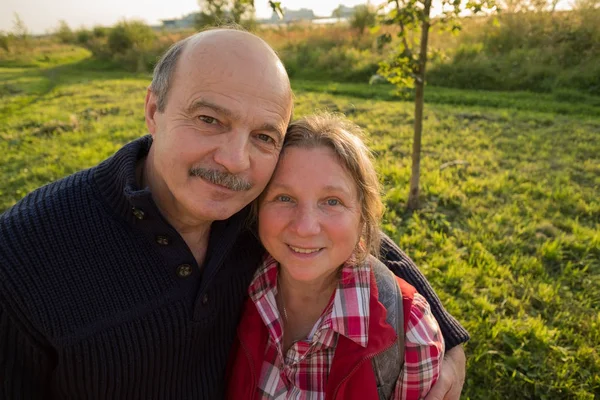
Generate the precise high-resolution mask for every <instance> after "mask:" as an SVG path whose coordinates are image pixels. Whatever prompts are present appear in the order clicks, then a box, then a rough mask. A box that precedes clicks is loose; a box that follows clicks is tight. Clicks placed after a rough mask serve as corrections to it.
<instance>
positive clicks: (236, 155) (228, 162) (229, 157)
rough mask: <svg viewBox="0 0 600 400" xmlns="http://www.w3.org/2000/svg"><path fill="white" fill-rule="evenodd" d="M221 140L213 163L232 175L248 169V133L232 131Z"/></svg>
mask: <svg viewBox="0 0 600 400" xmlns="http://www.w3.org/2000/svg"><path fill="white" fill-rule="evenodd" d="M223 139H224V140H223V142H222V143H221V144H220V146H219V148H218V149H217V151H216V152H215V155H214V159H215V162H216V163H217V164H219V165H222V166H223V167H225V168H226V169H227V171H228V172H230V173H232V174H238V173H240V172H244V171H246V170H247V169H248V168H250V153H249V152H250V149H249V145H250V143H249V140H250V133H248V132H242V131H239V130H238V131H232V132H230V134H229V135H225V136H224V137H223Z"/></svg>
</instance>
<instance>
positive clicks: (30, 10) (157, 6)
mask: <svg viewBox="0 0 600 400" xmlns="http://www.w3.org/2000/svg"><path fill="white" fill-rule="evenodd" d="M281 3H282V6H283V7H287V8H289V9H293V10H295V9H299V8H310V9H312V10H313V11H314V12H315V14H316V15H319V16H330V15H331V11H332V10H333V9H335V8H336V7H337V6H338V5H339V4H340V3H341V4H345V5H347V6H354V5H357V4H361V3H366V0H281ZM254 4H255V6H256V14H257V16H258V18H268V17H270V16H271V9H270V8H269V3H268V1H267V0H255V2H254ZM198 9H199V6H198V2H197V0H0V30H3V31H9V30H11V29H12V27H13V21H14V13H18V14H19V16H20V17H21V19H22V20H23V21H24V22H25V25H27V28H29V30H30V31H31V32H33V33H44V32H46V31H49V30H52V29H54V28H55V27H56V26H57V25H58V21H59V20H61V19H62V20H65V21H66V22H67V23H68V24H69V26H70V27H71V28H78V27H80V26H82V25H84V26H87V27H92V26H94V25H112V24H114V23H115V22H117V21H119V20H120V19H123V18H126V19H131V18H138V19H143V20H144V21H146V22H147V23H149V24H159V23H160V20H161V19H169V18H178V17H181V16H183V15H185V14H188V13H190V12H194V11H197V10H198Z"/></svg>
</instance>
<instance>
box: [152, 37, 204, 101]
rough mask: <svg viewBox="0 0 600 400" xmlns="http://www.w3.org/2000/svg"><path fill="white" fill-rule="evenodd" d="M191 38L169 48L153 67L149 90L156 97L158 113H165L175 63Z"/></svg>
mask: <svg viewBox="0 0 600 400" xmlns="http://www.w3.org/2000/svg"><path fill="white" fill-rule="evenodd" d="M192 37H194V36H189V37H187V38H185V39H183V40H180V41H179V42H177V43H175V44H173V45H172V46H171V47H169V50H167V51H166V53H165V54H163V56H162V57H161V58H160V60H158V62H157V63H156V66H155V67H154V74H153V76H152V83H150V90H151V91H152V93H154V95H155V96H156V105H157V107H158V111H159V112H163V111H165V107H166V106H167V96H168V95H169V87H170V85H171V78H172V77H173V72H174V71H175V67H176V66H177V61H178V60H179V56H181V52H182V51H183V48H184V47H185V45H186V44H187V42H188V41H189V40H190V39H191V38H192Z"/></svg>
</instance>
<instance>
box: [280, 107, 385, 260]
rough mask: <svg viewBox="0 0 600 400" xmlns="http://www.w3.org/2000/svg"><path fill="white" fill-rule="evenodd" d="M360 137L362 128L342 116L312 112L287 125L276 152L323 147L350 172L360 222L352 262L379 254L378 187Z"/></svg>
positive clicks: (379, 188)
mask: <svg viewBox="0 0 600 400" xmlns="http://www.w3.org/2000/svg"><path fill="white" fill-rule="evenodd" d="M363 138H364V133H363V130H362V129H361V128H360V127H359V126H358V125H356V124H354V123H353V122H351V121H350V120H348V119H347V118H346V117H344V116H342V115H337V114H331V113H319V114H313V115H310V116H308V117H304V118H302V119H300V120H298V121H295V122H292V123H291V124H290V126H289V127H288V129H287V133H286V134H285V140H284V143H283V147H282V150H281V155H280V157H282V156H283V155H284V153H285V151H286V149H288V148H290V147H300V148H305V149H313V148H318V147H327V148H330V149H331V150H333V152H334V153H335V155H336V156H337V157H338V159H339V161H340V162H341V164H342V166H343V167H344V168H345V169H346V170H347V171H348V173H350V176H351V177H352V179H353V180H354V182H355V184H356V187H357V189H358V197H359V201H360V205H361V219H362V223H363V230H362V234H361V245H360V246H358V247H357V252H356V253H355V255H354V257H355V258H356V262H362V261H364V259H365V258H366V257H367V256H368V255H369V253H371V254H374V255H375V256H377V255H378V254H379V245H380V234H379V224H380V221H381V216H382V214H383V203H382V201H381V186H380V184H379V180H378V179H377V173H376V172H375V168H374V166H373V156H372V154H371V152H370V151H369V149H368V148H367V146H366V145H365V143H364V142H363Z"/></svg>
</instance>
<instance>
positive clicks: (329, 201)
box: [327, 199, 340, 206]
mask: <svg viewBox="0 0 600 400" xmlns="http://www.w3.org/2000/svg"><path fill="white" fill-rule="evenodd" d="M339 204H340V201H339V200H338V199H327V205H328V206H337V205H339Z"/></svg>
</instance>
